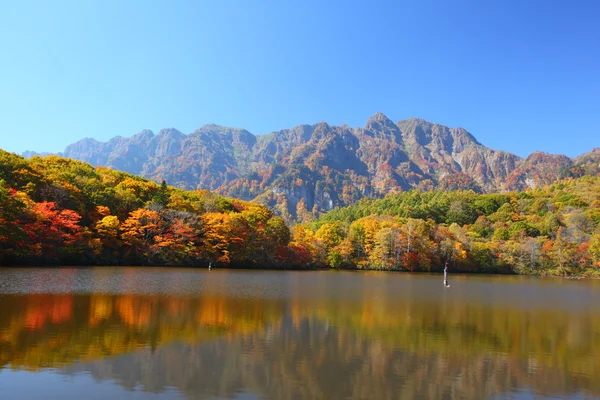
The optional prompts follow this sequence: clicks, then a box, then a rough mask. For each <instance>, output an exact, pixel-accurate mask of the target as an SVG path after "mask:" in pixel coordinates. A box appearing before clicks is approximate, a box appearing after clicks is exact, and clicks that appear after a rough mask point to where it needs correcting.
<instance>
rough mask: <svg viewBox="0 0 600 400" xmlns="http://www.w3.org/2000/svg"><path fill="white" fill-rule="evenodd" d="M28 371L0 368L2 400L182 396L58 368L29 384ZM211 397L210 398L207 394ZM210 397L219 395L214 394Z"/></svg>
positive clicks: (240, 396)
mask: <svg viewBox="0 0 600 400" xmlns="http://www.w3.org/2000/svg"><path fill="white" fill-rule="evenodd" d="M31 375H32V373H31V372H24V371H9V370H2V371H0V378H1V379H2V391H3V394H2V399H3V400H13V399H14V400H39V399H45V400H66V399H85V400H109V399H130V400H138V399H140V400H141V399H144V400H146V399H155V400H180V399H185V396H183V395H182V394H181V393H180V392H179V391H177V390H176V389H172V388H171V389H165V391H164V392H161V393H148V392H145V391H143V390H142V389H140V388H134V389H133V390H125V389H124V388H123V387H122V386H119V385H117V384H115V383H114V382H106V381H99V380H97V379H94V378H93V377H92V376H91V375H90V374H88V373H78V374H71V375H65V374H64V373H60V372H59V371H44V372H39V373H36V374H35V382H36V383H35V385H32V384H31V380H32V376H31ZM260 398H261V397H260V396H258V395H256V394H252V393H237V394H235V397H229V399H231V400H259V399H260ZM207 399H210V398H207ZM213 399H218V397H214V398H213Z"/></svg>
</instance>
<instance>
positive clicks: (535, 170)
mask: <svg viewBox="0 0 600 400" xmlns="http://www.w3.org/2000/svg"><path fill="white" fill-rule="evenodd" d="M28 155H34V154H28ZM62 155H63V156H65V157H70V158H75V159H78V160H82V161H86V162H89V163H90V164H93V165H95V166H105V167H110V168H114V169H119V170H124V171H127V172H130V173H133V174H139V175H142V176H145V177H147V178H150V179H153V180H156V181H161V180H163V179H164V180H166V181H167V182H168V183H169V184H171V185H175V186H179V187H182V188H186V189H210V190H216V191H218V192H220V193H221V194H224V195H228V196H233V197H239V198H242V199H246V200H250V199H257V200H258V201H261V202H263V203H265V204H268V205H269V206H271V207H273V208H274V209H275V210H277V211H278V212H279V213H281V214H282V215H283V216H284V217H286V218H287V219H290V220H291V219H300V220H302V219H304V218H305V217H306V216H307V215H308V216H310V215H311V213H313V212H314V213H318V212H322V211H327V210H329V209H332V208H334V207H336V206H344V205H348V204H350V203H352V202H354V201H357V200H358V199H360V198H363V197H378V196H384V195H385V194H387V193H390V192H394V191H402V190H408V189H410V188H421V189H424V190H427V189H431V188H435V187H440V188H442V189H473V190H476V191H483V192H491V191H504V190H522V189H526V188H529V187H536V186H539V185H544V184H548V183H550V182H551V181H553V180H555V179H557V178H558V177H560V176H561V173H562V174H564V173H565V172H564V171H568V170H569V169H572V167H574V166H576V165H579V164H586V165H592V164H594V165H597V164H598V160H599V159H600V150H598V149H596V150H594V151H593V152H591V153H588V154H587V155H583V156H581V157H580V158H579V159H577V160H576V161H573V160H571V159H569V158H568V157H566V156H563V155H551V154H545V153H533V154H531V155H530V156H529V157H527V158H526V159H522V158H520V157H518V156H516V155H514V154H511V153H507V152H504V151H497V150H492V149H490V148H488V147H486V146H484V145H482V144H481V143H479V142H478V141H477V140H476V139H475V137H473V135H471V134H470V133H469V132H467V131H466V130H465V129H463V128H449V127H447V126H444V125H439V124H435V123H431V122H428V121H425V120H422V119H417V118H411V119H408V120H403V121H399V122H397V123H394V122H393V121H391V120H390V119H389V118H388V117H386V116H385V115H383V114H381V113H377V114H375V115H374V116H372V117H371V118H369V120H368V121H367V122H366V124H365V126H364V127H363V128H350V127H348V126H346V125H344V126H330V125H328V124H327V123H325V122H320V123H318V124H315V125H300V126H297V127H295V128H291V129H284V130H281V131H277V132H273V133H270V134H268V135H264V136H254V135H252V134H251V133H250V132H248V131H246V130H243V129H234V128H226V127H222V126H218V125H206V126H204V127H202V128H200V129H198V130H197V131H195V132H192V133H190V134H189V135H185V134H183V133H181V132H179V131H177V130H176V129H163V130H161V131H160V132H159V133H158V134H154V133H153V132H151V131H148V130H144V131H142V132H140V133H138V134H137V135H135V136H132V137H131V138H123V137H115V138H113V139H111V140H109V141H108V142H104V143H102V142H98V141H96V140H94V139H89V138H88V139H83V140H81V141H79V142H77V143H75V144H72V145H70V146H68V147H67V148H66V149H65V151H64V153H62ZM561 171H562V172H561Z"/></svg>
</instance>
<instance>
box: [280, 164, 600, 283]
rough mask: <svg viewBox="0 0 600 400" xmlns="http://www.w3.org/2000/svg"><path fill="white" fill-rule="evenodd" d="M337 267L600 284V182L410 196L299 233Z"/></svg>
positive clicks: (331, 216)
mask: <svg viewBox="0 0 600 400" xmlns="http://www.w3.org/2000/svg"><path fill="white" fill-rule="evenodd" d="M292 240H293V242H294V243H296V246H298V247H300V248H303V249H306V250H308V251H309V253H310V259H311V260H312V262H313V263H315V264H317V265H324V266H329V267H333V268H340V267H341V268H369V269H382V270H406V271H439V270H440V269H441V268H442V267H443V265H445V264H446V263H448V268H449V270H450V271H456V272H481V273H516V274H533V275H544V276H585V277H600V177H597V176H583V177H579V178H568V179H563V180H560V181H557V182H555V183H554V184H552V185H549V186H546V187H542V188H538V189H534V190H528V191H523V192H514V193H495V194H477V193H475V192H473V191H451V192H442V191H427V192H423V191H409V192H404V193H400V194H390V195H388V196H386V197H385V198H383V199H376V200H369V199H363V200H361V201H359V202H358V203H356V204H355V205H353V206H350V207H345V208H340V209H336V210H333V211H331V212H329V213H327V214H325V215H323V216H322V217H321V218H319V219H317V220H316V221H313V222H311V223H305V224H303V225H301V226H299V227H296V229H295V230H294V234H293V238H292Z"/></svg>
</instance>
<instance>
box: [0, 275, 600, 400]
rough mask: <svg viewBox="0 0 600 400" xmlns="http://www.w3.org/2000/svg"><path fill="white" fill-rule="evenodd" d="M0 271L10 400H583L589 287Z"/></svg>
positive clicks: (597, 286)
mask: <svg viewBox="0 0 600 400" xmlns="http://www.w3.org/2000/svg"><path fill="white" fill-rule="evenodd" d="M449 283H450V287H449V288H445V287H444V286H443V278H442V276H441V275H434V274H431V275H430V274H409V273H391V272H388V273H386V272H336V271H318V272H317V271H314V272H313V271H306V272H302V271H245V270H218V269H213V270H211V271H207V270H205V269H203V270H197V269H179V268H124V267H121V268H112V267H110V268H109V267H103V268H60V269H50V268H46V269H42V268H5V269H0V393H1V398H2V399H3V400H7V399H20V400H21V399H38V398H44V399H70V398H73V399H79V398H85V399H106V398H111V399H113V400H118V399H147V398H150V399H161V400H162V399H244V400H250V399H413V398H428V399H455V398H465V399H499V398H514V399H530V398H531V399H534V398H536V399H537V398H569V399H571V398H573V399H587V398H597V397H599V396H600V379H599V377H600V282H599V281H572V280H561V279H540V278H532V277H520V276H483V275H469V276H467V275H460V276H453V275H452V274H451V275H450V276H449Z"/></svg>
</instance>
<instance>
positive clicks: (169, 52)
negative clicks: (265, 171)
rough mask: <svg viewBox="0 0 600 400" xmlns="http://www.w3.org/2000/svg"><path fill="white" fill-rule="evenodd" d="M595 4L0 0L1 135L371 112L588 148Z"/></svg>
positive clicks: (540, 145) (127, 132) (523, 151)
mask: <svg viewBox="0 0 600 400" xmlns="http://www.w3.org/2000/svg"><path fill="white" fill-rule="evenodd" d="M599 19H600V2H598V1H588V2H586V1H552V0H539V1H538V0H496V1H491V0H489V1H488V0H474V1H460V0H454V1H449V0H447V1H446V0H440V1H424V0H415V1H389V2H386V1H352V0H345V1H322V0H315V1H313V0H301V1H296V0H286V1H281V0H277V1H258V0H256V1H249V0H244V1H228V0H214V1H200V0H197V1H177V0H171V1H151V0H144V1H142V0H140V1H133V0H131V1H126V0H116V1H112V0H103V1H99V0H98V1H96V0H89V1H78V0H77V1H75V0H74V1H64V0H56V1H52V2H50V1H28V0H5V1H2V2H0V57H1V58H0V61H1V62H0V123H1V129H0V148H3V149H6V150H9V151H15V152H21V151H23V150H26V149H30V150H35V151H60V150H62V149H63V148H64V147H65V146H66V145H67V144H70V143H72V142H75V141H77V140H79V139H81V138H84V137H93V138H96V139H99V140H107V139H109V138H110V137H113V136H116V135H122V136H131V135H133V134H135V133H137V132H139V131H140V130H142V129H144V128H148V129H152V130H154V131H158V130H159V129H161V128H169V127H174V128H177V129H179V130H180V131H182V132H185V133H189V132H191V131H193V130H195V129H196V128H198V127H200V126H202V125H204V124H207V123H217V124H221V125H226V126H234V127H243V128H246V129H248V130H249V131H251V132H253V133H255V134H263V133H268V132H271V131H273V130H278V129H282V128H288V127H292V126H295V125H298V124H301V123H316V122H319V121H322V120H326V121H327V122H329V123H330V124H348V125H351V126H363V125H364V123H365V121H366V120H367V118H368V117H369V116H370V115H372V114H374V113H375V112H377V111H382V112H384V113H385V114H386V115H388V116H389V117H390V118H391V119H392V120H394V121H397V120H400V119H405V118H408V117H413V116H414V117H421V118H425V119H428V120H431V121H434V122H439V123H442V124H445V125H449V126H453V127H456V126H462V127H464V128H466V129H467V130H469V131H470V132H471V133H473V134H474V135H475V136H476V137H477V138H478V139H479V141H480V142H482V143H483V144H485V145H488V146H491V147H493V148H497V149H503V150H508V151H511V152H514V153H516V154H519V155H522V156H524V155H527V154H528V153H530V152H532V151H535V150H542V151H547V152H552V153H565V154H567V155H570V156H575V155H578V154H580V153H583V152H586V151H589V150H591V149H592V148H593V147H598V146H600V120H599V117H600V23H598V20H599Z"/></svg>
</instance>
